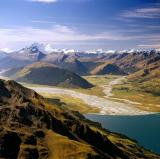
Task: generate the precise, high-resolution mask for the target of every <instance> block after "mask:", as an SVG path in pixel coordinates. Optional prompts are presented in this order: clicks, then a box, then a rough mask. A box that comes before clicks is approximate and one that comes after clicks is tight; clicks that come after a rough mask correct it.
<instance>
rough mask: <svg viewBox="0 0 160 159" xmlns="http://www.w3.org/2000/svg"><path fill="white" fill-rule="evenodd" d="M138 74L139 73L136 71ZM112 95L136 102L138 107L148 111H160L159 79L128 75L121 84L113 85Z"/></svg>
mask: <svg viewBox="0 0 160 159" xmlns="http://www.w3.org/2000/svg"><path fill="white" fill-rule="evenodd" d="M138 74H139V73H138ZM112 93H113V97H116V98H122V99H127V100H131V101H133V102H138V103H140V104H139V107H140V108H141V109H144V110H148V111H155V112H157V111H158V112H159V111H160V97H159V95H160V94H159V93H160V80H159V78H153V76H152V77H151V78H148V77H147V78H146V77H143V76H137V74H136V76H135V75H134V78H133V75H130V76H129V77H128V78H127V79H126V80H125V81H124V82H123V84H120V85H115V86H114V87H113V92H112Z"/></svg>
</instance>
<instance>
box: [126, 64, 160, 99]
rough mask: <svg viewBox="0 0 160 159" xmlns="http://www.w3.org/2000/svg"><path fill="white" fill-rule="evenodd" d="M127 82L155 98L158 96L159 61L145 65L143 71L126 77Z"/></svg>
mask: <svg viewBox="0 0 160 159" xmlns="http://www.w3.org/2000/svg"><path fill="white" fill-rule="evenodd" d="M128 80H129V81H130V82H132V83H136V84H137V86H139V88H140V89H141V90H142V91H144V92H146V93H151V94H153V95H156V96H160V61H157V62H154V63H151V64H149V65H147V66H146V67H145V68H144V69H142V70H140V71H138V72H136V73H134V74H131V75H129V76H128Z"/></svg>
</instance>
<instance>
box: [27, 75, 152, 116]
mask: <svg viewBox="0 0 160 159" xmlns="http://www.w3.org/2000/svg"><path fill="white" fill-rule="evenodd" d="M124 78H125V77H122V76H88V77H86V79H87V80H89V81H90V82H92V83H93V84H95V85H96V87H97V86H98V87H97V88H101V93H98V94H101V95H99V96H98V95H94V93H93V89H91V90H90V91H89V90H87V91H86V92H85V90H83V91H81V89H72V90H70V89H64V88H57V87H49V86H40V85H31V84H29V85H28V84H24V85H25V86H26V87H28V88H31V89H33V90H35V91H36V92H38V93H39V94H41V95H43V96H45V97H46V98H55V97H56V98H59V99H61V101H63V102H64V103H67V105H71V109H73V110H78V111H80V112H81V113H99V114H107V115H145V114H153V113H155V112H152V111H147V110H143V109H141V107H140V106H139V105H140V103H137V102H133V101H130V100H125V99H121V98H120V99H119V98H113V97H112V88H113V87H114V85H117V84H120V83H121V82H122V80H123V79H124ZM95 90H96V89H95ZM98 91H99V90H98ZM95 94H96V92H95ZM103 94H104V95H103ZM69 96H70V97H72V98H68V97H69ZM77 104H78V106H76V107H74V105H77Z"/></svg>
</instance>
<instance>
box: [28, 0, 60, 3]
mask: <svg viewBox="0 0 160 159" xmlns="http://www.w3.org/2000/svg"><path fill="white" fill-rule="evenodd" d="M28 1H30V2H42V3H53V2H57V1H58V0H28Z"/></svg>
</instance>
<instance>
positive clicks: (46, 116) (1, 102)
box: [0, 80, 160, 159]
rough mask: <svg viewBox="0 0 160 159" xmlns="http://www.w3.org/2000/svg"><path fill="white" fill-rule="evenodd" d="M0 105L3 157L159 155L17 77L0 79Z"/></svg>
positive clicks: (0, 152)
mask: <svg viewBox="0 0 160 159" xmlns="http://www.w3.org/2000/svg"><path fill="white" fill-rule="evenodd" d="M0 107H1V109H0V139H1V142H0V147H1V148H2V147H3V149H1V150H0V158H12V159H16V158H18V159H21V158H27V159H32V158H34V159H42V158H43V159H48V158H49V159H71V158H76V159H113V158H114V159H119V158H123V159H137V158H145V159H152V158H155V159H156V158H157V159H158V158H160V157H159V156H157V155H155V154H153V153H151V152H150V151H148V150H145V149H144V148H142V147H141V146H139V145H138V144H137V143H136V142H135V141H133V140H131V139H129V138H127V137H125V136H122V135H118V134H114V133H111V132H109V131H107V130H105V129H103V128H102V127H101V126H100V124H98V123H94V122H91V121H89V120H86V119H85V118H84V117H83V116H82V115H81V114H80V113H78V112H73V111H69V110H67V109H66V108H64V107H63V106H62V105H61V103H60V102H58V101H55V103H52V104H51V103H49V102H48V101H47V100H45V99H44V98H43V97H42V96H40V95H38V94H37V93H36V92H34V91H32V90H29V89H27V88H25V87H22V86H21V85H19V84H17V83H15V82H14V81H3V80H0Z"/></svg>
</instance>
